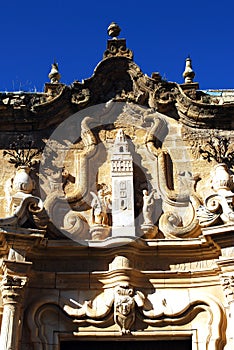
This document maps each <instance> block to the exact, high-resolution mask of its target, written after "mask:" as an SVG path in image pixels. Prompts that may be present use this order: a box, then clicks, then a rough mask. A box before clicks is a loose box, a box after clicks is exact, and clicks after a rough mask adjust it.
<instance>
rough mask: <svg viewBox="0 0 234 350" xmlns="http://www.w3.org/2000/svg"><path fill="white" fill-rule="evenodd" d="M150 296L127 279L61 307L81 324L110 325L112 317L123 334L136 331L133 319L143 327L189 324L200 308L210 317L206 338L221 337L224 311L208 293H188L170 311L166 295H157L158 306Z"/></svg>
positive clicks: (75, 321)
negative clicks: (138, 289) (182, 300)
mask: <svg viewBox="0 0 234 350" xmlns="http://www.w3.org/2000/svg"><path fill="white" fill-rule="evenodd" d="M152 296H153V297H156V293H154V294H153V295H151V298H150V299H148V297H147V296H145V295H144V294H143V293H142V292H141V291H136V290H134V289H133V288H132V287H131V286H130V285H129V284H128V283H125V282H122V283H119V284H118V285H117V286H116V287H114V288H113V289H112V288H110V289H109V290H108V289H105V292H102V293H100V294H99V295H98V296H96V297H95V299H94V300H89V301H85V302H84V303H83V304H79V303H78V302H76V301H75V300H72V299H70V302H72V303H73V304H75V305H76V307H75V308H73V307H71V306H69V305H67V304H65V305H64V307H63V309H64V311H65V313H67V315H68V316H70V317H72V318H73V322H74V323H76V324H78V325H80V326H89V325H92V326H95V327H101V328H103V327H108V326H111V325H112V324H113V321H114V323H115V324H116V326H117V327H118V329H119V331H120V333H121V335H122V336H125V335H129V334H131V333H132V332H133V331H137V322H135V321H136V320H138V321H140V322H143V323H144V324H145V326H146V327H147V326H156V327H166V326H170V325H181V324H188V323H189V322H191V321H192V320H193V319H194V318H195V317H196V316H197V315H198V314H199V313H200V312H207V315H208V317H209V318H210V319H209V322H208V329H207V332H208V338H209V339H210V337H211V336H212V337H213V338H215V339H217V341H218V340H219V339H220V331H221V330H220V325H221V324H222V322H223V317H224V315H223V312H222V308H221V307H220V306H219V304H218V303H217V302H216V301H214V300H212V299H211V298H210V297H207V296H206V295H205V294H204V295H200V296H199V294H198V293H196V295H192V294H191V298H190V300H189V301H188V303H186V302H185V304H184V305H182V306H181V308H180V309H178V310H176V311H173V307H172V306H171V305H169V304H168V301H167V299H166V298H163V299H162V300H159V299H157V306H156V305H153V304H154V303H152V302H151V301H150V300H152ZM155 306H156V307H155ZM169 310H170V311H169ZM211 310H212V311H211ZM141 327H142V325H141ZM140 329H141V330H142V328H140Z"/></svg>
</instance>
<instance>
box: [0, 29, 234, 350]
mask: <svg viewBox="0 0 234 350" xmlns="http://www.w3.org/2000/svg"><path fill="white" fill-rule="evenodd" d="M119 33H120V28H119V27H118V26H117V25H116V24H115V23H112V24H111V25H110V27H109V28H108V34H109V35H110V37H111V39H109V40H108V42H107V49H106V51H105V53H104V56H103V59H102V61H101V62H100V63H99V64H98V66H97V67H96V69H95V71H94V74H93V76H92V77H91V78H89V79H86V80H84V81H82V82H79V81H75V82H74V83H73V84H72V85H71V86H67V85H64V84H63V83H61V82H60V73H59V71H58V65H57V64H56V63H54V64H53V65H52V69H51V72H50V74H49V78H50V82H49V83H46V84H45V90H44V92H43V93H1V95H0V114H1V125H0V143H1V154H2V157H1V166H2V172H1V183H0V193H1V201H0V211H1V219H0V239H1V240H0V242H1V245H0V246H1V294H0V301H1V312H0V315H1V318H0V323H1V336H0V344H1V345H0V347H1V349H2V350H13V349H14V350H42V349H43V350H59V349H61V350H64V349H68V350H69V349H71V350H72V349H75V348H76V347H77V348H78V347H79V346H81V345H80V344H82V343H81V342H87V341H88V342H89V341H95V342H97V341H99V342H103V341H105V342H107V344H112V343H111V342H113V341H116V340H118V341H122V342H124V344H125V346H127V345H126V344H127V343H128V344H129V347H131V346H133V345H132V342H133V341H136V340H137V341H141V342H144V344H145V343H146V342H148V344H150V343H151V342H152V341H153V342H154V344H155V348H157V349H159V350H160V349H166V350H168V349H169V348H170V346H171V348H175V349H176V348H180V349H182V350H183V349H188V350H189V349H190V350H191V349H192V350H205V349H206V350H222V349H225V350H231V349H233V348H234V341H233V327H234V238H233V234H234V191H233V189H234V181H233V170H234V169H233V158H234V148H233V138H234V133H233V131H232V129H233V113H234V93H233V97H232V96H231V97H230V95H229V97H228V98H225V96H224V95H223V96H221V97H220V96H219V97H217V96H214V95H212V94H211V93H207V92H204V91H201V90H199V86H198V83H195V82H193V79H194V75H195V74H194V72H193V69H192V66H191V59H190V58H188V59H187V60H186V67H185V71H184V74H183V76H184V80H185V81H184V83H183V84H177V83H174V82H168V81H165V80H163V79H162V78H161V76H160V74H159V73H153V74H152V76H151V77H149V76H147V75H145V74H143V73H142V71H141V69H140V68H139V67H138V66H137V65H136V63H135V62H134V61H133V53H132V51H131V50H129V49H128V48H127V46H126V41H125V39H119V38H118V36H119ZM77 342H80V343H79V344H78V343H77ZM108 342H110V343H108ZM77 344H78V345H77ZM103 344H104V343H103ZM135 344H136V343H135ZM141 344H143V343H141ZM167 344H169V345H167ZM103 346H104V345H103ZM110 346H112V345H110Z"/></svg>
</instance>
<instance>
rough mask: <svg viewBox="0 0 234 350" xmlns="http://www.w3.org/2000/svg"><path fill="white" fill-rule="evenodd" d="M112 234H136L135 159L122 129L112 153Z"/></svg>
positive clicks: (119, 131)
mask: <svg viewBox="0 0 234 350" xmlns="http://www.w3.org/2000/svg"><path fill="white" fill-rule="evenodd" d="M111 179H112V235H113V236H122V235H129V236H131V235H132V236H135V221H134V220H135V219H134V188H133V159H132V155H131V153H130V152H129V149H128V142H127V140H126V137H125V135H124V132H123V130H122V129H119V130H118V133H117V136H116V139H115V142H114V147H113V151H112V155H111Z"/></svg>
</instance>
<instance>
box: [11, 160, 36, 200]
mask: <svg viewBox="0 0 234 350" xmlns="http://www.w3.org/2000/svg"><path fill="white" fill-rule="evenodd" d="M29 173H30V168H29V166H27V165H22V166H19V167H18V169H17V171H16V175H15V177H14V180H13V184H12V188H13V191H14V193H17V192H23V193H26V194H30V193H31V192H32V190H33V188H34V183H33V180H32V179H31V177H30V175H29Z"/></svg>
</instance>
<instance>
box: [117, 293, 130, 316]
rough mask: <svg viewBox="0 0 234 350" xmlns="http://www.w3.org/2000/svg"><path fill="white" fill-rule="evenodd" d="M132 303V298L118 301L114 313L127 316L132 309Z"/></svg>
mask: <svg viewBox="0 0 234 350" xmlns="http://www.w3.org/2000/svg"><path fill="white" fill-rule="evenodd" d="M133 303H134V301H133V300H132V298H128V297H127V298H123V299H121V300H119V301H118V303H117V304H116V311H117V312H119V313H120V314H122V315H124V316H127V315H129V314H130V312H131V310H132V308H133Z"/></svg>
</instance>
